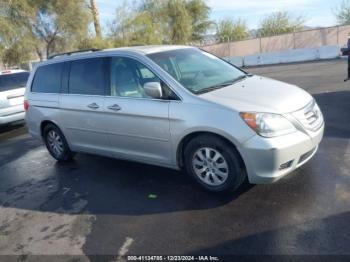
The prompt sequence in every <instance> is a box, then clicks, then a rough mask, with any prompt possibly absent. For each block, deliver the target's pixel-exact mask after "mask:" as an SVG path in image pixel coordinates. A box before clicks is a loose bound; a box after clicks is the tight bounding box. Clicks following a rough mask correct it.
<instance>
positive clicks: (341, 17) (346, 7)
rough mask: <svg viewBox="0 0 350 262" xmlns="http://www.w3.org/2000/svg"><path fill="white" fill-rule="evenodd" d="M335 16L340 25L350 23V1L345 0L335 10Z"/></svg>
mask: <svg viewBox="0 0 350 262" xmlns="http://www.w3.org/2000/svg"><path fill="white" fill-rule="evenodd" d="M334 14H335V17H336V19H337V21H338V23H339V24H340V25H345V24H350V1H349V0H343V1H342V2H341V3H340V4H339V6H338V7H336V8H335V10H334Z"/></svg>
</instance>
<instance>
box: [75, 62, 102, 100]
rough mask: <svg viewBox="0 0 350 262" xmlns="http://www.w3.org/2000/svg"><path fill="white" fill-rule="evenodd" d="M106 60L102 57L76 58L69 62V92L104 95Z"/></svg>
mask: <svg viewBox="0 0 350 262" xmlns="http://www.w3.org/2000/svg"><path fill="white" fill-rule="evenodd" d="M105 68H106V62H105V59H104V58H91V59H83V60H76V61H73V62H72V63H71V67H70V74H69V93H70V94H81V95H104V94H105V87H106V83H107V82H106V79H107V78H106V76H105V74H106V72H107V70H105Z"/></svg>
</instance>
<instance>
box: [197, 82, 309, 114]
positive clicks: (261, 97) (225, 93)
mask: <svg viewBox="0 0 350 262" xmlns="http://www.w3.org/2000/svg"><path fill="white" fill-rule="evenodd" d="M200 97H201V98H204V99H205V100H208V101H210V102H214V103H217V104H220V105H223V106H226V107H229V108H231V109H234V110H236V111H246V112H268V113H277V114H284V113H290V112H294V111H296V110H299V109H301V108H303V107H304V106H306V105H307V104H308V103H309V102H310V101H311V100H312V97H311V95H310V94H309V93H307V92H306V91H304V90H302V89H301V88H299V87H297V86H294V85H290V84H287V83H284V82H280V81H277V80H273V79H269V78H265V77H261V76H252V77H248V78H245V79H244V80H243V81H240V82H237V83H235V84H233V85H230V86H227V87H224V88H221V89H218V90H214V91H211V92H208V93H205V94H202V95H200Z"/></svg>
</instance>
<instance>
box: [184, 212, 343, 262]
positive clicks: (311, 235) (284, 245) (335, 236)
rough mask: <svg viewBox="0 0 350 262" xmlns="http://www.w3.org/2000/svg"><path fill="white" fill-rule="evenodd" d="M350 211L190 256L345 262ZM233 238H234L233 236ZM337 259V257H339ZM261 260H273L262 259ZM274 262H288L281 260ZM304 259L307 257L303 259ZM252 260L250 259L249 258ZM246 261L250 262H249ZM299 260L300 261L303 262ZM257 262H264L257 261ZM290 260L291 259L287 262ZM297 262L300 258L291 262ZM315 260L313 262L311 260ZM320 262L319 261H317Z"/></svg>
mask: <svg viewBox="0 0 350 262" xmlns="http://www.w3.org/2000/svg"><path fill="white" fill-rule="evenodd" d="M349 220H350V212H344V213H340V214H336V215H331V216H328V217H325V218H317V219H312V220H310V221H307V222H304V223H301V224H296V225H291V226H286V227H282V228H278V229H275V230H270V231H264V232H262V233H257V234H252V235H248V236H246V237H242V238H237V239H233V240H231V241H227V242H224V243H221V244H218V245H216V246H212V247H208V248H204V249H200V250H194V251H193V252H191V255H203V254H210V255H219V256H224V255H232V254H234V255H260V256H261V255H267V256H268V255H303V254H304V255H310V254H315V255H316V254H317V255H318V256H319V255H333V257H329V258H328V259H326V258H327V257H324V259H322V260H320V261H345V260H344V259H345V258H344V257H343V258H342V259H339V260H337V259H336V258H341V257H340V256H341V255H349V254H350V250H349V245H348V243H350V230H349V225H348V221H349ZM233 238H234V236H233ZM337 256H338V257H337ZM260 258H261V259H262V261H270V260H267V259H266V260H265V259H263V258H264V257H260ZM270 258H273V259H274V260H273V261H285V260H282V257H281V258H278V257H270ZM304 258H305V257H304ZM248 260H250V259H248ZM248 260H247V261H248ZM303 260H304V259H303V257H300V260H299V261H303ZM254 261H261V260H260V259H258V258H257V260H254ZM288 261H289V260H288ZM292 261H298V259H295V260H292ZM311 261H313V259H311ZM315 261H319V260H317V259H316V260H315Z"/></svg>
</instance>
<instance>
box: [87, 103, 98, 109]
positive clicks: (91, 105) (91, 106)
mask: <svg viewBox="0 0 350 262" xmlns="http://www.w3.org/2000/svg"><path fill="white" fill-rule="evenodd" d="M87 107H88V108H91V109H98V108H100V106H99V105H98V104H96V103H92V104H90V105H87Z"/></svg>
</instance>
